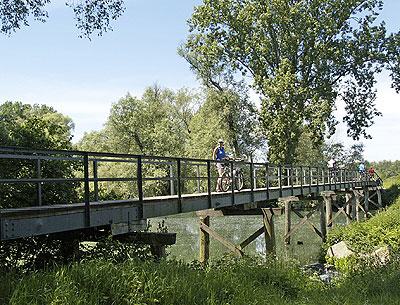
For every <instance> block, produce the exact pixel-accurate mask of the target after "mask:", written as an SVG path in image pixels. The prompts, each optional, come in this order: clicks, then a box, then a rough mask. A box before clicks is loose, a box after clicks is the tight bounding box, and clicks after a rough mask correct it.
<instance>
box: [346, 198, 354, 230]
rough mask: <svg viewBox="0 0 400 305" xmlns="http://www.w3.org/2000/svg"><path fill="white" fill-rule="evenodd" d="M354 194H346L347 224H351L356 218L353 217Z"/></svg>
mask: <svg viewBox="0 0 400 305" xmlns="http://www.w3.org/2000/svg"><path fill="white" fill-rule="evenodd" d="M353 202H354V194H353V193H350V192H346V203H345V204H346V224H350V222H351V221H352V220H354V217H351V216H350V215H351V213H352V212H353V210H354V203H353Z"/></svg>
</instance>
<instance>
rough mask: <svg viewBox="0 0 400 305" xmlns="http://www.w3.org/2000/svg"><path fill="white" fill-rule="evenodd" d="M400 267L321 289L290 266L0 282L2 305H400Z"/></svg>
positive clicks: (79, 270) (250, 262) (61, 273)
mask: <svg viewBox="0 0 400 305" xmlns="http://www.w3.org/2000/svg"><path fill="white" fill-rule="evenodd" d="M399 267H400V264H399V263H398V262H397V261H394V262H392V263H391V264H390V265H388V266H386V267H384V268H380V269H367V270H363V271H360V272H359V273H358V274H353V275H352V276H351V277H344V278H341V279H339V280H338V281H336V282H335V283H333V284H330V285H325V284H323V283H322V282H321V281H319V280H318V279H317V278H316V277H315V276H308V275H305V274H303V273H302V272H301V271H300V268H298V266H296V265H293V264H292V263H283V262H278V261H273V260H270V261H267V262H262V261H260V260H256V259H252V258H248V259H242V260H236V259H231V258H229V259H225V260H221V261H218V262H215V263H213V264H212V265H210V266H209V267H207V268H200V266H198V265H193V264H192V265H188V264H183V263H180V262H176V261H161V262H159V263H157V262H154V261H145V262H143V261H128V262H125V263H119V264H118V263H113V262H109V261H104V260H93V261H89V262H84V263H82V262H81V263H74V264H72V265H70V266H62V267H58V268H54V269H53V270H48V271H41V272H34V273H31V274H29V275H27V276H25V277H23V278H22V279H20V280H16V278H13V277H11V278H10V276H8V277H6V278H5V277H4V276H3V277H1V283H4V282H5V281H6V282H7V283H8V286H9V288H8V289H4V286H3V284H2V289H0V302H1V304H18V305H19V304H63V305H64V304H85V305H86V304H87V305H91V304H93V305H94V304H104V305H106V304H107V305H108V304H118V305H124V304H140V305H142V304H166V305H169V304H171V305H172V304H177V305H190V304H201V305H217V304H220V305H222V304H224V305H225V304H232V305H247V304H274V305H276V304H277V305H279V304H327V305H329V304H360V305H361V304H390V305H392V304H400V289H398V283H399V280H400V271H399V270H400V268H399Z"/></svg>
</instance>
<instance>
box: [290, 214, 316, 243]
mask: <svg viewBox="0 0 400 305" xmlns="http://www.w3.org/2000/svg"><path fill="white" fill-rule="evenodd" d="M316 211H317V210H313V211H311V212H308V213H307V215H304V216H303V215H301V214H300V212H298V211H296V210H293V212H294V213H296V215H298V216H299V217H300V218H301V220H300V221H299V222H298V223H297V224H296V225H295V226H294V227H293V228H292V229H291V230H290V231H289V232H287V233H286V234H285V235H284V238H287V237H289V236H291V235H292V234H293V233H295V232H296V231H298V230H299V229H300V228H301V227H302V226H303V225H304V224H306V223H307V222H308V223H309V225H311V226H312V229H313V230H314V231H315V232H316V233H317V234H318V235H319V236H320V237H321V238H322V236H323V235H322V233H321V232H320V231H319V230H318V229H317V228H316V227H315V226H314V225H313V224H312V223H311V222H310V220H309V218H310V217H311V216H312V215H313V214H314V213H315V212H316Z"/></svg>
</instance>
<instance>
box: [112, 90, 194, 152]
mask: <svg viewBox="0 0 400 305" xmlns="http://www.w3.org/2000/svg"><path fill="white" fill-rule="evenodd" d="M194 99H195V98H194V97H193V95H192V93H190V92H189V91H188V90H184V89H183V90H180V91H178V92H173V91H172V90H169V89H161V88H160V87H159V86H157V85H155V86H153V87H149V88H147V89H146V90H145V92H144V94H143V96H142V97H141V98H136V97H132V96H130V95H127V96H126V97H125V98H122V99H121V100H120V101H119V102H117V103H116V104H114V105H113V106H112V108H111V112H110V115H109V118H108V120H107V123H106V124H105V129H106V130H107V134H108V137H109V140H110V141H112V146H113V147H114V149H113V150H114V151H117V152H129V153H137V154H145V155H163V156H174V155H175V156H182V155H184V153H185V152H184V147H185V141H186V139H187V138H188V136H189V134H190V129H189V122H190V119H191V116H192V115H193V112H194V109H193V104H192V103H193V100H194Z"/></svg>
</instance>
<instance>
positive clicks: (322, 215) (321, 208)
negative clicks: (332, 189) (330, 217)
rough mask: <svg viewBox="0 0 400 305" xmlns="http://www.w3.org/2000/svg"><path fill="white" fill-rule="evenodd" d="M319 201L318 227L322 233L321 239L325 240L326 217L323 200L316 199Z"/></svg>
mask: <svg viewBox="0 0 400 305" xmlns="http://www.w3.org/2000/svg"><path fill="white" fill-rule="evenodd" d="M318 202H319V211H320V222H319V223H320V229H321V234H322V240H323V241H325V240H326V217H325V201H324V200H318Z"/></svg>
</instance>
